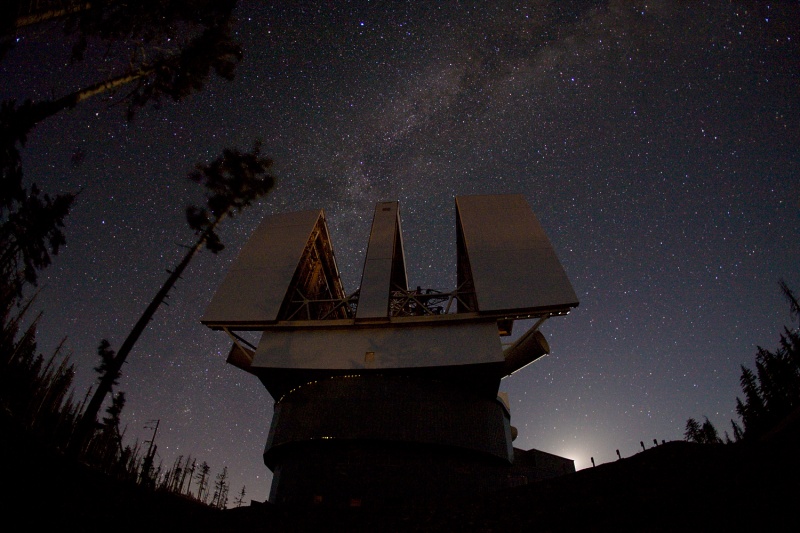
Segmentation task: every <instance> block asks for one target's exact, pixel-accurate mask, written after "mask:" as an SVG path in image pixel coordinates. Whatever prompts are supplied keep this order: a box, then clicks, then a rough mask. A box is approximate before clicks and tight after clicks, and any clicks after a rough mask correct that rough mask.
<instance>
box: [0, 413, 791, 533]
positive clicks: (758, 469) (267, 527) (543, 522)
mask: <svg viewBox="0 0 800 533" xmlns="http://www.w3.org/2000/svg"><path fill="white" fill-rule="evenodd" d="M3 429H6V430H7V429H8V428H7V427H6V428H3ZM799 451H800V439H798V436H797V431H793V432H791V434H784V435H781V436H779V437H778V438H776V439H773V440H771V441H768V442H759V443H755V444H751V445H745V444H736V445H727V446H722V445H717V446H715V445H697V444H689V443H685V442H670V443H667V444H664V445H661V446H658V447H656V448H652V449H650V450H647V451H646V452H642V453H639V454H637V455H636V456H634V457H630V458H627V459H622V460H620V461H617V462H615V463H609V464H605V465H601V466H598V467H597V468H592V469H587V470H582V471H580V472H578V473H576V474H571V475H568V476H564V477H561V478H557V479H553V480H549V481H544V482H539V483H535V484H531V485H527V486H524V487H517V488H515V489H509V490H507V491H504V492H501V493H498V494H496V495H494V496H492V497H488V498H487V497H484V498H477V497H476V498H474V499H471V500H458V501H442V502H436V503H435V505H433V502H432V505H431V507H430V508H428V509H423V510H417V511H415V512H410V511H395V512H385V511H384V512H379V511H376V510H370V509H366V508H360V509H342V510H333V509H320V508H310V509H309V508H305V509H293V508H282V507H275V506H272V505H268V504H261V505H254V506H250V507H242V508H239V509H230V510H226V511H219V510H214V509H211V508H208V507H206V506H203V505H200V504H198V503H196V502H194V501H191V500H188V499H183V498H180V497H177V496H174V495H171V494H165V493H157V492H156V493H154V492H149V491H146V490H143V489H141V488H140V487H136V486H132V485H127V484H122V483H117V482H114V481H112V480H110V479H108V478H106V477H105V476H103V475H101V474H99V473H97V472H94V471H93V470H91V469H89V468H87V467H85V466H84V465H81V464H78V463H76V462H71V461H68V460H66V459H64V458H63V457H61V456H59V455H58V454H55V453H53V452H52V451H50V450H48V449H47V448H46V447H43V446H41V445H38V444H37V443H35V442H33V441H31V440H30V439H28V438H26V437H25V436H24V435H22V434H20V433H17V432H15V431H3V434H2V435H0V453H2V466H1V467H0V479H2V487H3V488H2V491H0V511H2V518H0V529H2V530H4V531H12V530H13V531H47V530H51V531H60V530H66V531H71V532H72V531H189V532H206V531H223V532H227V531H237V532H248V531H267V532H268V531H497V532H500V531H504V532H505V531H553V532H555V531H654V532H655V531H792V532H796V531H800V456H799V455H798V452H799Z"/></svg>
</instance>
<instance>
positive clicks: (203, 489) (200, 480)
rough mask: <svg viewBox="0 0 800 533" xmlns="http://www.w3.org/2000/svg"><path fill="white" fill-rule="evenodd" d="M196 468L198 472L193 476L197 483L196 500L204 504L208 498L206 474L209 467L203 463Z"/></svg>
mask: <svg viewBox="0 0 800 533" xmlns="http://www.w3.org/2000/svg"><path fill="white" fill-rule="evenodd" d="M198 468H199V470H198V471H197V472H196V473H195V475H194V476H195V481H197V499H198V500H200V501H202V502H205V501H206V500H207V498H208V472H209V471H210V470H211V467H210V466H208V463H206V462H205V461H203V462H202V463H200V466H199V467H198Z"/></svg>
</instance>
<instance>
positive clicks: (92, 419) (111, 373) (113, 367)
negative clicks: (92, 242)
mask: <svg viewBox="0 0 800 533" xmlns="http://www.w3.org/2000/svg"><path fill="white" fill-rule="evenodd" d="M226 214H227V213H223V214H222V215H220V216H219V217H218V218H217V219H216V220H214V222H213V223H212V224H211V226H209V227H208V228H207V229H206V230H205V231H204V232H203V233H202V235H200V238H199V239H198V240H197V242H196V243H195V244H194V246H192V247H191V248H189V250H188V251H187V252H186V255H185V256H184V257H183V260H181V262H180V263H179V264H178V266H177V267H176V268H175V270H173V271H172V272H171V273H170V275H169V277H168V278H167V281H165V282H164V284H163V285H162V286H161V289H160V290H159V291H158V292H157V293H156V295H155V297H154V298H153V300H152V301H151V302H150V305H148V306H147V309H145V310H144V313H142V316H141V317H140V318H139V320H138V321H137V322H136V325H134V326H133V329H132V330H131V332H130V333H129V334H128V337H127V338H126V339H125V342H123V343H122V346H121V347H120V349H119V351H118V352H117V354H116V355H115V356H114V359H113V360H112V361H111V364H110V365H109V368H108V370H107V371H106V372H105V374H104V375H103V376H101V378H100V384H99V385H98V386H97V390H95V393H94V396H92V400H91V401H90V402H89V405H88V406H87V407H86V411H85V412H84V413H83V416H82V417H81V419H80V421H79V422H78V425H77V427H76V428H75V434H74V437H73V439H72V441H71V442H70V446H69V452H70V454H71V455H73V456H75V455H78V454H80V452H81V450H82V448H83V446H84V445H85V444H86V441H87V440H88V438H89V437H90V435H91V432H92V428H93V427H94V425H95V423H96V421H97V413H98V412H99V411H100V407H101V406H102V405H103V400H105V397H106V395H107V394H108V393H109V392H111V388H112V386H113V384H114V378H115V377H116V376H118V375H119V372H120V370H122V365H123V364H124V363H125V359H126V358H127V357H128V354H129V353H130V351H131V350H132V349H133V346H134V345H135V344H136V341H137V340H139V337H140V336H141V334H142V333H143V332H144V330H145V328H147V324H148V323H149V322H150V320H152V319H153V315H155V313H156V310H158V308H159V306H160V305H161V304H162V303H163V302H164V299H165V298H166V297H167V294H168V293H169V291H170V290H171V289H172V287H173V285H175V282H177V281H178V279H179V278H180V277H181V274H182V273H183V271H184V270H186V267H187V266H188V265H189V262H190V261H191V260H192V258H193V257H194V255H195V254H196V253H197V252H198V251H200V249H201V248H202V247H203V244H205V242H206V239H207V238H208V236H209V235H210V234H211V233H212V232H213V231H214V229H215V228H216V227H217V225H218V224H219V223H220V222H222V220H223V219H224V218H225V216H226Z"/></svg>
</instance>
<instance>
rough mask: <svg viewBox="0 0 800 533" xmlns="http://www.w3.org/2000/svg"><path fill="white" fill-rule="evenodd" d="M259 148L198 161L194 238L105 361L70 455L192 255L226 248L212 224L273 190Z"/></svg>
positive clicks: (190, 212) (190, 215) (191, 218)
mask: <svg viewBox="0 0 800 533" xmlns="http://www.w3.org/2000/svg"><path fill="white" fill-rule="evenodd" d="M260 148H261V146H260V143H258V142H257V143H256V144H255V146H254V147H253V151H252V152H249V153H242V152H240V151H239V150H233V149H226V150H224V151H223V153H222V155H221V156H220V157H218V158H217V159H215V160H214V161H212V162H211V163H209V164H207V165H203V164H198V165H197V167H196V169H195V171H193V172H192V173H190V174H189V179H190V180H192V181H194V182H195V183H201V184H202V185H203V186H204V187H205V189H206V205H205V206H204V207H198V206H190V207H189V208H187V210H186V219H187V222H188V223H189V227H190V228H191V229H193V230H194V231H195V233H196V234H197V235H198V238H197V240H196V241H195V243H194V244H193V245H192V246H190V247H189V248H188V251H187V252H186V254H185V255H184V257H183V259H182V260H181V262H180V263H179V264H178V266H177V267H175V269H174V270H173V271H171V272H170V275H169V277H168V278H167V280H166V281H165V282H164V285H162V287H161V289H160V290H159V291H158V292H157V293H156V295H155V297H154V298H153V300H152V301H151V302H150V304H149V305H148V306H147V308H146V309H145V311H144V313H142V316H141V317H140V318H139V320H138V321H137V322H136V324H135V325H134V326H133V329H132V330H131V331H130V333H129V334H128V336H127V338H126V339H125V341H124V342H123V343H122V346H121V347H120V349H119V351H118V352H117V354H116V356H114V357H113V359H112V360H111V361H110V363H109V366H108V371H107V372H106V376H105V377H104V378H103V379H102V380H101V381H100V384H99V385H98V387H97V389H96V390H95V393H94V396H93V397H92V399H91V401H90V402H89V405H88V406H87V407H86V411H85V413H84V415H83V417H82V418H81V421H80V422H79V424H78V427H77V428H76V431H75V439H74V444H73V445H72V446H71V447H70V451H71V453H79V451H80V449H81V448H82V447H83V445H84V443H85V441H86V439H87V438H89V436H90V432H91V428H92V427H93V425H94V421H95V419H96V417H97V413H98V412H99V410H100V406H101V405H102V404H103V401H104V400H105V397H106V395H107V394H108V393H109V392H110V391H111V388H112V386H113V384H114V379H115V378H116V377H117V376H118V375H119V372H120V371H121V369H122V365H123V363H124V362H125V360H126V358H127V357H128V354H129V353H130V351H131V350H132V349H133V346H134V345H135V344H136V341H137V340H138V339H139V336H140V335H141V334H142V332H144V330H145V328H146V327H147V324H148V323H149V322H150V320H152V318H153V315H155V312H156V310H158V308H159V307H160V305H161V304H162V303H163V301H164V299H165V298H166V297H167V295H168V294H169V291H170V290H171V289H172V287H173V286H174V285H175V283H176V282H177V281H178V279H179V278H180V277H181V274H183V271H184V270H185V269H186V267H187V266H188V265H189V263H190V262H191V260H192V258H193V257H194V256H195V254H196V253H197V252H199V251H200V250H201V249H202V248H203V247H206V248H208V249H209V250H210V251H211V252H212V253H218V252H220V251H221V250H222V249H223V248H224V247H225V246H224V245H223V244H222V242H221V241H220V238H219V236H218V235H217V233H216V228H217V226H218V225H219V224H220V223H221V222H222V221H223V220H225V219H226V218H228V217H230V218H233V217H235V216H236V215H237V214H239V213H241V212H242V210H244V209H245V208H247V207H249V206H250V205H251V204H252V203H253V202H256V201H257V200H259V199H260V198H262V197H263V196H264V195H266V194H267V193H268V192H269V191H270V190H271V189H272V187H273V185H274V183H275V180H274V178H273V177H272V176H271V175H269V174H267V170H268V169H269V167H270V166H271V165H272V161H271V160H269V159H266V158H263V157H261V150H260Z"/></svg>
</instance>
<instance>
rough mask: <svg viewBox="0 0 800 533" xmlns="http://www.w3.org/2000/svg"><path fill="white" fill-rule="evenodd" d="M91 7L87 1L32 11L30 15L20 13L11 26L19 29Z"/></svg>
mask: <svg viewBox="0 0 800 533" xmlns="http://www.w3.org/2000/svg"><path fill="white" fill-rule="evenodd" d="M91 8H92V4H91V3H89V2H78V3H75V4H73V5H71V6H68V7H65V8H62V9H51V10H49V11H42V12H39V13H32V14H30V15H22V16H19V17H17V19H16V20H15V21H14V24H13V28H14V29H15V30H19V29H20V28H24V27H26V26H32V25H34V24H39V23H40V22H47V21H49V20H55V19H58V18H61V17H65V16H67V15H72V14H73V13H80V12H81V11H88V10H89V9H91Z"/></svg>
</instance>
